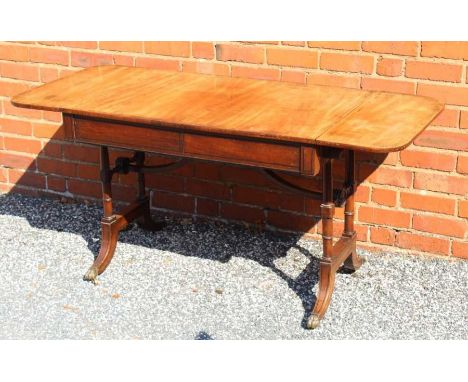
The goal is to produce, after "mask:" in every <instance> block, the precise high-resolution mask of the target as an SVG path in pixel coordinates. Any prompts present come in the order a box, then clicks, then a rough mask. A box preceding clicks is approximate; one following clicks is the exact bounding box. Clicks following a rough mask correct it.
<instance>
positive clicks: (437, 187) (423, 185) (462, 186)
mask: <svg viewBox="0 0 468 382" xmlns="http://www.w3.org/2000/svg"><path fill="white" fill-rule="evenodd" d="M414 188H417V189H420V190H430V191H436V192H446V193H449V194H457V195H464V194H466V193H467V192H468V179H467V177H464V176H453V175H445V174H433V173H424V172H421V173H419V172H416V173H415V175H414Z"/></svg>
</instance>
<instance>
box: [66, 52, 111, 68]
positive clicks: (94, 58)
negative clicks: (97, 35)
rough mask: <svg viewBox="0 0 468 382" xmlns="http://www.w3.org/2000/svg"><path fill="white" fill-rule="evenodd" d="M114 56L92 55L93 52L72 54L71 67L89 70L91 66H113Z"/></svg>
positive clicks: (105, 54)
mask: <svg viewBox="0 0 468 382" xmlns="http://www.w3.org/2000/svg"><path fill="white" fill-rule="evenodd" d="M112 64H113V59H112V54H109V53H91V52H75V51H72V52H71V65H72V66H79V67H83V68H87V67H89V66H99V65H112Z"/></svg>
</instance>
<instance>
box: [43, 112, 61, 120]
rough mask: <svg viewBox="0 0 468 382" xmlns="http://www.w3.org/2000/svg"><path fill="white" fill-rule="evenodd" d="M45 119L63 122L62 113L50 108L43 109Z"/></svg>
mask: <svg viewBox="0 0 468 382" xmlns="http://www.w3.org/2000/svg"><path fill="white" fill-rule="evenodd" d="M42 114H43V119H45V120H47V121H51V122H60V123H62V113H58V112H55V111H48V110H43V111H42Z"/></svg>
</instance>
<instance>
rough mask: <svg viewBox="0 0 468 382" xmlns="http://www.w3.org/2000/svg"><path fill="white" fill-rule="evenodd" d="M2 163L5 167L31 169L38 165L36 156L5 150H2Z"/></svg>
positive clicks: (0, 160) (0, 153) (0, 156)
mask: <svg viewBox="0 0 468 382" xmlns="http://www.w3.org/2000/svg"><path fill="white" fill-rule="evenodd" d="M0 163H1V164H2V166H5V167H11V168H19V169H29V170H33V169H34V168H35V166H36V161H35V160H34V158H31V157H28V156H25V155H21V154H12V153H7V152H5V151H0Z"/></svg>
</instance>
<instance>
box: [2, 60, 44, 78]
mask: <svg viewBox="0 0 468 382" xmlns="http://www.w3.org/2000/svg"><path fill="white" fill-rule="evenodd" d="M0 75H1V76H2V77H7V78H14V79H17V80H25V81H39V68H38V67H37V66H35V65H28V64H23V63H18V62H3V63H0Z"/></svg>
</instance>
